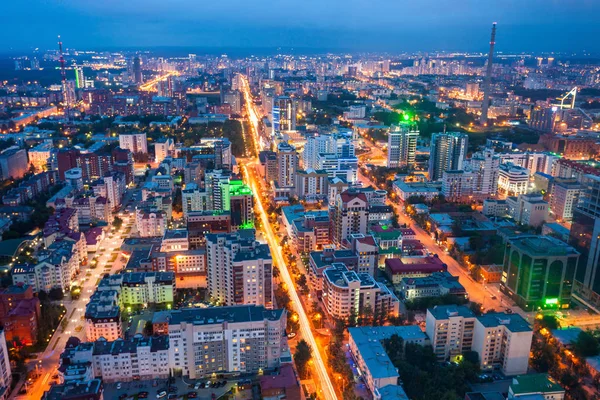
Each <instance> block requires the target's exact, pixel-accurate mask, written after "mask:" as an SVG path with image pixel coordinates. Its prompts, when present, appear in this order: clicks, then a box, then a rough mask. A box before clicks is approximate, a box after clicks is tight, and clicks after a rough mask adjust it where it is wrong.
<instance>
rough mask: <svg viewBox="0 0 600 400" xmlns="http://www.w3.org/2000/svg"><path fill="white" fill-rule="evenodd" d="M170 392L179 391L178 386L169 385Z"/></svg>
mask: <svg viewBox="0 0 600 400" xmlns="http://www.w3.org/2000/svg"><path fill="white" fill-rule="evenodd" d="M169 393H177V386H169Z"/></svg>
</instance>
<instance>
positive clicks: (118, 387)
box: [117, 382, 122, 390]
mask: <svg viewBox="0 0 600 400" xmlns="http://www.w3.org/2000/svg"><path fill="white" fill-rule="evenodd" d="M121 386H122V385H121V382H118V383H117V390H119V389H121Z"/></svg>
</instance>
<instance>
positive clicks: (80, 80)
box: [75, 67, 85, 89]
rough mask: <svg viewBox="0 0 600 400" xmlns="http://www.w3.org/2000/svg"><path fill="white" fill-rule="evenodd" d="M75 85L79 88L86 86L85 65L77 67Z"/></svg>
mask: <svg viewBox="0 0 600 400" xmlns="http://www.w3.org/2000/svg"><path fill="white" fill-rule="evenodd" d="M75 87H76V88H77V89H83V88H85V75H83V67H77V68H75Z"/></svg>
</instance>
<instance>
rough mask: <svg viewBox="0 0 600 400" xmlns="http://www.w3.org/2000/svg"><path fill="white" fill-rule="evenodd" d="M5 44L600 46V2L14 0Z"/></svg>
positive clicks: (8, 4)
mask: <svg viewBox="0 0 600 400" xmlns="http://www.w3.org/2000/svg"><path fill="white" fill-rule="evenodd" d="M4 3H5V4H3V14H4V15H5V17H8V18H4V19H3V26H2V30H3V31H4V33H5V40H3V41H2V44H1V45H0V50H4V51H5V50H10V49H13V50H19V51H21V50H27V49H32V48H35V47H39V48H41V49H47V48H54V47H56V36H57V35H58V34H61V35H62V37H63V42H64V43H65V45H66V46H67V47H73V48H78V49H83V48H94V49H99V48H121V47H139V48H151V47H155V46H186V47H191V46H193V47H225V48H231V47H243V48H247V47H278V46H283V47H302V48H319V49H332V50H334V49H347V50H357V51H364V50H374V51H385V50H389V51H417V50H424V51H429V50H451V51H452V50H468V51H473V50H481V51H485V50H486V48H487V41H488V37H489V30H490V26H491V23H492V22H494V21H497V22H498V40H497V42H498V50H500V51H503V50H504V51H534V52H538V51H573V52H581V51H583V50H587V51H591V52H600V41H599V40H598V37H600V23H598V18H599V17H598V15H599V14H598V10H599V9H600V4H599V3H600V0H410V1H408V0H294V1H290V0H268V1H266V0H6V1H5V2H4Z"/></svg>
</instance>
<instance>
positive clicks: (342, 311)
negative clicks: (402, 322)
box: [322, 263, 400, 319]
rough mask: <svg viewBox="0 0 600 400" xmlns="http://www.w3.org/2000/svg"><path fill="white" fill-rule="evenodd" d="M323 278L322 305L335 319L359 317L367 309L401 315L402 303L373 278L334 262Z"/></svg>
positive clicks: (384, 313)
mask: <svg viewBox="0 0 600 400" xmlns="http://www.w3.org/2000/svg"><path fill="white" fill-rule="evenodd" d="M323 277H324V279H323V296H322V302H323V306H324V307H325V310H326V311H327V313H328V314H329V315H330V316H331V317H332V318H340V319H347V318H349V317H350V316H352V315H354V316H358V315H360V313H361V312H362V311H363V310H364V309H366V308H370V309H371V311H372V312H373V315H375V314H378V315H381V314H383V315H386V316H387V315H390V316H391V315H398V312H399V310H400V301H399V300H398V298H397V297H396V295H395V294H394V293H393V292H392V291H390V290H389V289H388V288H387V286H385V285H384V284H382V283H379V282H376V281H375V280H374V279H373V277H372V276H371V275H369V274H367V273H356V272H355V271H351V270H349V269H348V267H346V265H344V264H342V263H333V264H332V265H331V267H329V268H327V269H326V270H325V271H324V273H323Z"/></svg>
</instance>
